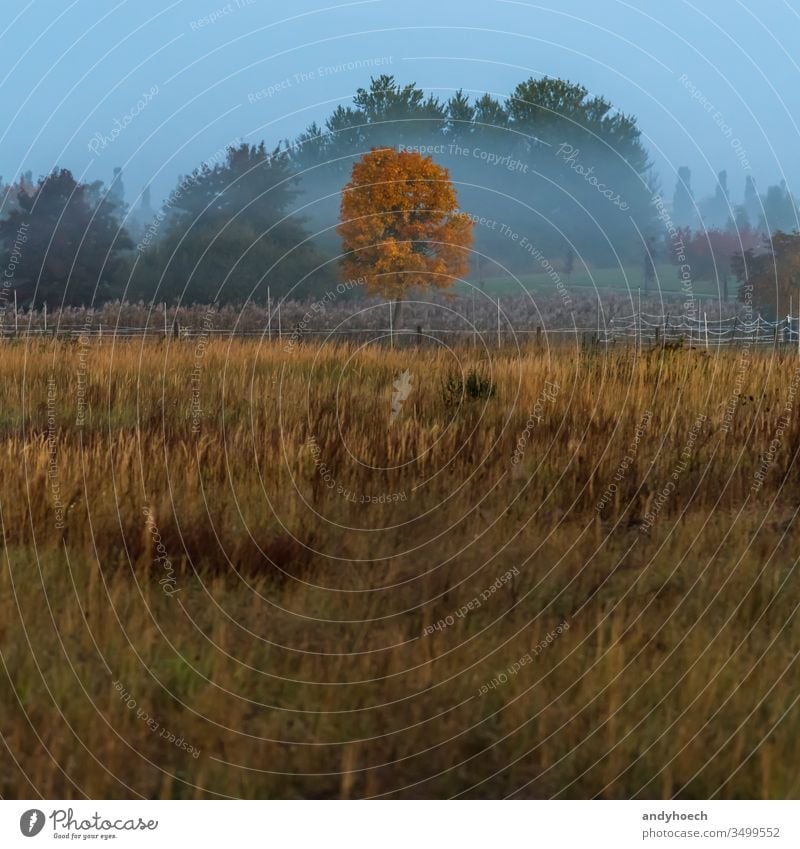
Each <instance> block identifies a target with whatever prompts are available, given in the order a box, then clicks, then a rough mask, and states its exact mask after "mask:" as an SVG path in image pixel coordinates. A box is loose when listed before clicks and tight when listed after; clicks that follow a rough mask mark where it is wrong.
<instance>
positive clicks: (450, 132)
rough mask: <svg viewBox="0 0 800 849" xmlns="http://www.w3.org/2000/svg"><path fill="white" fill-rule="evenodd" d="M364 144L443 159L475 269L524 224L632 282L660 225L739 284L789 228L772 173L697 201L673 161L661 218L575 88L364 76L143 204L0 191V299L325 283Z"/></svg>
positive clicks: (516, 238) (511, 246)
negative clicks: (467, 227)
mask: <svg viewBox="0 0 800 849" xmlns="http://www.w3.org/2000/svg"><path fill="white" fill-rule="evenodd" d="M382 148H394V149H395V150H399V151H408V152H415V153H418V154H421V155H426V156H427V155H430V156H431V157H432V159H433V160H434V161H435V162H436V163H437V164H438V165H439V166H441V167H443V168H445V169H446V173H447V175H448V177H449V179H450V180H451V181H452V185H453V187H454V189H455V191H456V192H457V196H458V205H459V207H460V209H461V210H462V211H463V212H464V213H465V214H466V215H468V216H470V218H471V219H472V221H473V222H474V223H475V226H474V228H473V229H474V245H473V265H474V266H477V272H478V275H479V276H482V275H483V274H486V275H488V276H496V277H501V276H505V275H507V274H508V272H509V271H512V272H515V273H518V272H525V271H528V270H532V269H531V265H532V261H531V255H530V253H526V252H525V251H522V250H521V249H520V247H519V245H520V243H521V242H522V241H523V239H522V238H520V237H524V242H525V243H526V244H535V245H536V247H537V252H538V255H541V256H544V257H547V258H548V259H549V261H550V263H551V267H553V268H556V269H559V270H560V271H562V272H563V273H564V275H565V277H566V278H569V275H570V274H571V272H572V269H573V267H574V265H575V263H576V262H577V263H581V264H583V265H585V266H586V267H587V268H591V267H592V266H598V267H599V266H614V265H618V264H626V265H630V264H631V263H640V262H641V260H642V256H643V255H644V256H645V268H644V276H645V279H646V280H647V278H648V276H649V275H651V274H652V270H653V269H654V267H655V264H656V262H657V261H665V260H671V261H673V262H676V264H679V265H682V264H684V263H677V257H678V256H680V254H678V253H676V252H675V250H674V248H675V233H676V232H677V233H679V234H680V239H681V240H682V241H683V243H684V246H685V250H686V255H687V256H688V257H690V260H689V263H690V264H691V265H692V267H693V271H692V273H693V274H694V275H695V276H696V277H700V276H702V275H706V276H709V275H713V274H717V275H718V276H719V277H720V279H724V280H725V281H727V274H728V271H729V270H730V269H731V268H733V271H734V273H735V274H736V275H738V276H739V279H740V282H741V281H742V279H747V278H748V275H749V272H748V269H749V268H751V267H754V266H755V264H756V262H755V260H756V258H757V257H759V256H763V255H764V243H763V242H762V236H766V238H767V240H768V241H769V240H771V239H772V238H773V237H774V236H775V235H776V234H778V233H781V234H783V233H784V232H791V231H793V230H796V229H797V224H796V220H797V209H796V204H795V202H794V199H793V198H792V197H791V195H790V194H789V193H788V191H787V190H786V188H785V186H782V187H770V188H769V189H768V191H767V193H766V195H765V196H764V197H763V198H762V197H761V196H759V195H758V193H757V192H756V190H755V184H754V182H753V181H752V180H751V179H749V178H748V184H747V186H746V191H745V201H744V203H743V204H739V205H736V204H733V203H731V200H730V195H729V193H728V190H727V178H726V175H725V174H724V172H723V173H722V174H720V177H719V180H718V187H717V191H716V192H715V194H714V196H713V197H712V198H710V199H702V200H701V201H697V202H696V201H695V199H694V195H693V193H692V189H691V175H690V174H689V173H688V170H687V169H681V171H680V172H679V175H678V185H677V186H676V190H675V193H674V196H673V199H672V204H671V214H672V219H673V222H671V223H672V226H671V228H670V227H666V226H665V221H664V216H663V215H662V216H660V215H659V211H658V210H659V207H658V204H657V203H655V202H654V199H656V198H658V197H660V194H661V193H660V188H659V184H658V179H657V177H656V175H655V174H654V172H653V166H652V163H651V161H650V158H649V155H648V153H647V150H646V149H645V147H644V145H643V143H642V140H641V133H640V130H639V128H638V126H637V122H636V119H635V117H634V116H631V115H626V114H624V113H621V112H619V111H617V110H616V109H614V107H613V106H612V104H611V103H610V102H609V101H607V100H606V99H605V98H603V97H599V96H596V95H590V94H589V92H588V90H587V89H586V88H585V87H583V86H581V85H579V84H575V83H571V82H568V81H565V80H559V79H551V78H543V79H534V78H531V79H528V80H526V81H524V82H522V83H520V84H519V85H518V86H516V88H515V89H514V90H513V91H512V92H511V93H510V95H509V96H508V97H506V98H497V97H495V96H492V95H489V94H484V95H482V96H480V97H477V98H474V99H473V98H470V97H469V96H468V95H466V94H465V93H464V92H463V91H457V92H455V93H454V94H453V95H451V96H450V97H448V98H446V99H442V98H439V97H437V96H435V95H432V94H427V93H425V92H424V91H422V90H421V89H420V88H418V87H417V86H416V85H414V84H408V85H402V84H400V83H398V82H396V81H395V79H394V78H393V77H391V76H386V75H382V76H378V77H375V78H373V79H372V80H371V81H370V85H369V86H368V87H367V88H363V89H359V90H358V91H357V92H356V95H355V97H354V98H353V101H352V103H350V104H348V105H341V106H338V107H337V108H336V109H335V110H334V111H333V112H332V114H331V115H330V116H329V117H328V118H327V120H326V121H325V122H324V124H322V125H321V126H320V125H317V124H316V123H314V124H312V125H311V126H309V127H308V128H307V130H306V131H305V132H303V133H302V134H300V136H299V137H298V138H296V139H294V140H292V141H290V140H286V141H282V142H280V143H277V144H275V145H274V146H272V147H267V145H266V143H265V142H261V143H259V144H253V145H251V144H244V143H243V144H238V145H234V146H231V147H230V148H228V149H227V150H226V152H225V155H224V157H220V158H219V159H218V160H217V161H213V162H206V163H203V164H201V165H199V166H198V167H197V168H196V169H194V170H193V171H192V173H190V174H188V175H185V176H181V177H180V178H179V180H178V183H177V185H176V186H175V188H174V189H173V191H172V192H171V193H170V195H169V197H168V198H167V199H166V200H165V201H164V203H163V204H162V205H161V206H160V207H159V208H158V209H157V210H153V209H152V207H151V205H150V199H149V194H148V193H145V196H144V197H143V198H142V199H141V200H140V201H139V202H138V203H136V204H134V205H132V206H130V207H129V206H128V205H127V204H126V202H125V197H124V188H123V185H122V175H121V174H120V173H119V171H118V170H117V172H116V173H115V175H114V179H113V180H112V181H111V183H110V185H109V186H105V185H103V184H102V183H96V182H95V183H80V182H79V181H77V180H76V179H75V178H74V176H73V175H72V174H71V172H70V171H69V170H67V169H63V168H59V169H56V170H54V171H53V172H52V173H50V174H47V175H45V176H43V177H41V178H39V179H38V180H36V181H34V179H33V177H32V175H31V174H30V173H28V174H25V175H23V176H22V177H20V178H19V179H17V180H16V181H15V182H14V183H13V184H12V185H4V186H0V204H1V205H0V252H2V255H3V256H4V262H3V268H4V272H3V278H2V288H1V289H0V296H1V297H2V300H3V301H8V299H9V298H10V296H11V293H12V290H13V292H14V293H15V295H16V297H17V300H18V302H19V304H20V305H22V306H41V305H42V304H43V303H48V304H49V305H50V306H51V307H57V306H58V305H61V304H63V305H76V306H83V305H88V304H93V303H94V304H97V303H101V302H104V301H107V300H109V299H122V300H128V301H137V300H143V301H151V300H152V301H162V300H163V301H168V302H182V303H213V302H219V303H230V304H236V303H245V302H247V301H255V302H259V303H266V300H267V292H268V291H269V292H270V293H271V294H272V296H273V297H283V296H287V295H289V296H291V297H293V298H298V297H304V296H308V295H310V294H313V293H315V292H320V291H326V290H327V289H329V288H330V285H331V283H332V282H333V281H334V279H335V278H336V276H337V274H339V273H340V271H341V269H342V268H346V267H347V258H346V257H343V256H342V246H341V242H340V232H337V226H338V224H339V214H340V204H341V199H342V191H343V189H344V187H345V185H346V184H347V183H348V180H349V179H350V177H351V174H352V173H353V167H354V165H355V164H356V163H357V162H358V161H359V160H360V159H361V158H362V157H363V156H364V154H365V153H367V152H369V151H370V150H371V149H382ZM770 243H771V242H770ZM748 251H749V252H750V254H749V256H748V253H747V252H748ZM737 255H738V256H740V257H742V258H743V260H742V261H740V264H739V266H736V265H735V263H734V257H735V256H737ZM742 262H743V263H744V265H743V266H742ZM537 270H538V269H537ZM720 272H721V274H720ZM726 285H727V284H726Z"/></svg>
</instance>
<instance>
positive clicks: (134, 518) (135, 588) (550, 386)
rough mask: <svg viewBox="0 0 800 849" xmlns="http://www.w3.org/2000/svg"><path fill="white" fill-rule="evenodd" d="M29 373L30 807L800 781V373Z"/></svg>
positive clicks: (16, 758) (116, 361)
mask: <svg viewBox="0 0 800 849" xmlns="http://www.w3.org/2000/svg"><path fill="white" fill-rule="evenodd" d="M2 362H3V379H2V381H0V432H1V433H2V448H1V449H0V451H1V453H0V475H1V476H2V481H3V484H2V488H0V522H1V523H2V525H1V527H2V534H3V562H2V567H0V660H1V661H2V672H1V673H0V734H2V744H3V745H2V748H0V796H2V797H3V798H23V797H24V798H34V797H37V796H39V795H42V796H45V797H50V798H81V797H84V796H87V797H90V798H117V797H124V798H128V797H139V796H143V797H161V798H214V797H250V798H299V797H314V798H356V797H391V798H419V797H426V798H427V797H436V798H441V797H466V798H480V797H492V798H495V797H507V796H510V797H515V798H530V797H535V798H550V797H556V798H570V797H580V798H586V797H601V798H628V797H639V798H670V797H678V798H710V797H723V798H761V797H764V798H795V797H796V796H797V795H798V793H800V778H799V777H798V774H797V771H796V770H795V769H794V767H793V764H794V763H796V762H797V760H798V757H800V742H798V741H799V740H800V734H799V733H798V732H800V716H799V715H798V705H797V700H798V696H797V687H796V683H795V682H796V680H797V678H796V676H797V675H798V673H799V672H800V668H798V662H797V658H798V653H799V652H800V623H798V605H800V582H798V580H797V569H796V567H797V556H796V552H797V549H796V548H795V545H796V544H797V539H798V534H797V526H798V523H797V509H798V503H800V502H798V495H797V493H798V485H800V473H799V470H798V463H797V452H798V449H800V425H799V424H798V416H797V405H798V401H797V399H796V393H797V388H798V385H800V372H798V366H800V359H798V357H797V354H796V353H794V352H790V351H783V350H777V349H775V350H773V349H768V350H764V351H758V352H755V351H751V350H749V349H747V348H740V349H730V350H721V351H714V352H711V353H710V354H708V353H706V352H705V351H701V350H671V349H669V348H667V349H664V348H653V349H645V350H643V351H641V352H639V351H636V350H633V349H631V348H623V347H621V346H618V347H616V348H614V349H613V350H605V349H599V348H592V347H589V348H585V347H584V348H576V347H571V346H569V345H560V346H555V347H554V346H552V345H550V344H549V340H548V339H547V338H545V340H544V342H543V343H542V344H536V343H534V342H533V341H531V342H530V343H526V344H525V345H524V346H522V347H512V346H510V345H509V346H507V347H503V348H501V349H500V350H496V349H494V348H492V347H486V348H483V347H482V346H480V345H479V346H477V347H471V346H465V347H455V348H447V347H445V346H434V345H425V346H422V347H419V348H417V347H414V346H413V345H411V344H397V345H396V346H395V347H389V346H388V345H386V344H379V345H377V344H376V345H368V346H360V345H357V344H349V343H348V344H341V345H332V344H330V345H314V344H307V343H304V342H302V341H295V343H291V342H288V341H287V340H286V339H284V340H283V341H281V342H278V341H277V340H274V341H269V340H268V339H262V340H249V341H248V340H232V339H225V338H219V339H213V340H209V339H207V338H204V337H199V338H191V339H172V338H169V339H166V340H160V341H159V340H155V341H154V340H132V341H124V342H119V341H114V340H113V339H111V338H109V337H108V336H106V337H105V338H104V339H103V340H101V341H98V340H96V339H91V340H88V339H78V340H71V341H67V340H62V339H56V340H52V341H51V340H41V341H39V340H18V341H16V342H14V341H5V342H3V343H2ZM796 755H797V756H798V757H795V756H796Z"/></svg>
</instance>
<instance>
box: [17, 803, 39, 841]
mask: <svg viewBox="0 0 800 849" xmlns="http://www.w3.org/2000/svg"><path fill="white" fill-rule="evenodd" d="M43 828H44V811H40V810H39V809H38V808H31V809H30V810H29V811H25V813H24V814H23V815H22V816H21V817H20V818H19V830H20V831H21V832H22V833H23V834H24V835H25V837H36V835H37V834H38V833H39V832H40V831H41V830H42V829H43Z"/></svg>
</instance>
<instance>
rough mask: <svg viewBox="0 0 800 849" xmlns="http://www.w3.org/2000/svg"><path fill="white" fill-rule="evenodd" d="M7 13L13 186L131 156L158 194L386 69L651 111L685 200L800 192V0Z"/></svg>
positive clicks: (667, 167) (130, 186) (53, 2)
mask: <svg viewBox="0 0 800 849" xmlns="http://www.w3.org/2000/svg"><path fill="white" fill-rule="evenodd" d="M3 10H4V12H5V15H4V16H3V21H2V23H0V39H2V53H1V55H2V56H3V62H2V65H0V103H2V107H3V114H4V115H5V117H6V120H5V121H4V122H3V129H2V141H0V152H2V156H1V157H0V174H2V175H3V177H4V178H6V179H10V178H12V177H14V176H15V175H16V174H17V173H19V172H21V171H24V170H27V169H31V170H32V171H33V172H34V174H35V175H39V174H42V173H45V172H47V171H49V170H50V169H51V168H52V167H54V166H55V165H56V164H59V165H62V166H65V167H69V168H70V169H71V170H72V171H73V172H74V173H75V174H76V175H82V176H85V177H86V178H87V179H89V178H90V179H105V180H108V178H109V177H110V176H111V173H112V171H113V168H114V166H116V165H121V166H123V168H124V172H125V184H126V190H127V194H128V198H129V200H130V199H132V198H133V197H135V195H136V194H137V193H138V192H139V191H140V190H141V188H142V187H143V186H144V185H146V184H147V183H152V186H153V195H154V198H155V199H158V198H160V197H163V196H164V195H166V194H167V193H168V192H169V190H170V189H171V188H172V186H173V185H174V184H175V182H176V180H177V175H178V174H179V173H187V172H189V171H190V170H191V169H192V168H193V167H194V166H195V165H197V164H198V163H200V162H201V161H203V160H204V159H209V158H212V157H214V155H215V154H217V153H218V151H220V150H221V149H223V148H224V147H225V145H226V144H228V143H230V142H232V141H235V140H237V139H244V140H248V141H257V140H261V139H265V140H266V141H267V142H268V143H272V142H274V141H277V140H278V139H282V138H292V137H294V136H295V135H296V134H297V133H298V132H300V131H301V130H302V129H303V128H304V127H305V126H306V125H307V124H308V123H310V122H311V121H312V120H314V119H316V120H318V121H320V122H321V121H322V120H324V118H325V117H326V116H327V115H328V114H329V113H330V111H331V110H332V109H333V108H334V107H335V106H336V105H337V104H338V103H343V102H347V101H349V100H350V98H351V97H352V95H353V93H354V91H355V89H356V88H358V87H359V86H362V85H365V84H367V83H368V81H369V77H370V75H371V74H378V73H381V72H388V73H393V74H394V75H395V76H396V77H397V78H398V80H400V81H403V82H405V81H416V82H417V83H418V84H419V85H420V86H422V87H423V88H425V89H427V90H430V91H434V92H437V93H438V94H440V95H442V96H443V97H446V96H447V95H448V94H449V93H451V92H452V91H454V90H455V89H457V88H459V87H463V88H464V89H465V90H466V91H471V92H475V93H477V94H480V93H482V92H484V91H489V92H492V93H495V94H499V95H505V94H507V93H508V92H509V91H510V90H511V89H512V88H513V86H514V85H515V84H516V83H517V82H518V81H520V80H522V79H525V78H527V77H529V76H541V75H549V76H561V77H565V78H568V79H571V80H573V81H579V82H581V83H583V84H584V85H585V86H586V87H587V88H589V89H590V90H591V91H592V92H593V93H598V94H603V95H605V96H606V97H607V98H608V99H610V100H611V101H612V102H613V103H614V105H615V106H617V107H618V108H620V109H621V110H622V111H624V112H629V113H633V114H634V115H636V116H637V118H638V120H639V125H640V127H641V129H642V131H643V134H644V137H645V143H646V144H647V146H648V148H649V149H650V150H651V153H652V157H653V160H654V162H655V164H656V167H657V170H658V172H659V174H660V176H661V180H662V184H663V187H664V189H665V191H666V193H667V194H670V195H671V191H672V186H673V183H674V174H675V171H676V170H677V168H678V166H680V165H689V166H690V167H691V169H692V172H693V182H694V186H695V189H696V191H697V192H698V194H706V193H709V192H710V191H711V190H712V189H713V184H714V174H715V173H716V172H717V171H719V170H720V169H722V168H726V169H727V170H728V174H729V183H730V186H731V189H732V192H733V196H734V200H738V199H739V198H740V196H741V192H742V187H743V184H744V178H745V175H746V174H748V173H749V174H752V175H753V176H755V177H756V180H757V182H758V184H759V187H760V188H762V189H765V188H766V186H767V184H768V183H773V182H777V181H779V180H780V179H786V180H787V182H788V184H789V186H790V188H792V189H793V190H794V191H795V192H796V193H798V194H800V165H799V164H798V156H797V151H798V149H800V145H798V141H800V139H798V136H799V135H800V108H798V107H800V85H799V84H798V83H800V64H798V63H800V56H797V58H794V57H793V54H795V53H796V50H795V47H796V45H797V43H798V42H800V3H798V2H797V0H758V2H756V0H746V2H738V0H696V2H694V3H689V2H682V0H673V2H670V3H656V2H643V0H632V1H631V2H620V0H559V2H558V3H542V4H536V3H532V2H522V0H520V1H519V2H517V0H480V2H469V0H462V2H454V0H436V2H421V0H403V2H397V0H365V2H349V3H339V4H336V3H326V2H324V0H295V2H293V3H291V4H278V3H274V2H267V0H230V2H227V1H226V0H178V2H172V3H170V2H168V0H167V2H165V0H117V2H113V1H112V0H4V2H3ZM148 93H149V94H148ZM143 95H147V96H146V97H143ZM142 104H144V105H142ZM116 122H119V123H116ZM120 125H124V129H122V130H121V131H120V132H118V133H117V134H115V133H114V132H113V131H114V128H115V127H119V126H120ZM93 138H94V139H96V141H95V143H94V145H93V149H91V148H90V143H91V140H92V139H93ZM100 139H104V146H102V147H101V146H100Z"/></svg>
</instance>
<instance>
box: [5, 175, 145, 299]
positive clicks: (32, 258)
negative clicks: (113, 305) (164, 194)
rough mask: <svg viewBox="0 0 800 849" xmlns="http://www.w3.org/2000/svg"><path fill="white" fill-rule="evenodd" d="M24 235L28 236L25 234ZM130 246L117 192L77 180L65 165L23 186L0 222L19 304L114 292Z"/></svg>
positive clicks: (105, 297) (96, 184) (6, 261)
mask: <svg viewBox="0 0 800 849" xmlns="http://www.w3.org/2000/svg"><path fill="white" fill-rule="evenodd" d="M23 237H24V238H23ZM131 247H132V243H131V240H130V238H129V237H128V234H127V232H126V231H125V230H124V229H122V228H121V227H120V225H119V215H118V210H117V208H116V205H115V201H114V198H113V196H111V195H109V194H108V193H106V192H102V191H100V184H99V183H95V184H91V185H87V184H85V183H78V182H76V180H75V178H74V177H73V176H72V174H71V173H70V172H69V171H68V170H66V169H60V170H55V171H53V173H52V174H49V175H48V176H47V177H43V178H42V179H41V180H39V182H38V184H37V185H36V186H35V188H33V189H31V190H30V193H28V191H25V190H20V191H19V192H18V194H17V208H16V209H14V210H12V211H11V213H10V214H9V215H8V217H7V218H5V219H4V220H2V221H0V252H2V254H3V255H4V257H5V261H4V266H6V267H8V265H9V263H12V259H13V263H12V264H13V269H14V270H13V275H12V276H11V278H6V279H10V280H11V288H13V289H15V290H16V291H17V294H18V302H19V304H20V305H21V306H22V305H26V304H33V305H35V306H37V307H39V306H41V305H42V304H44V303H47V304H48V306H50V307H51V308H57V307H58V306H60V305H67V306H80V305H88V304H91V303H95V302H100V301H103V300H106V299H108V298H111V297H114V296H115V295H116V294H117V292H116V291H115V289H114V286H113V282H114V278H115V274H116V272H117V270H118V267H119V264H120V259H121V254H122V252H123V251H125V250H126V249H128V248H131Z"/></svg>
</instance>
